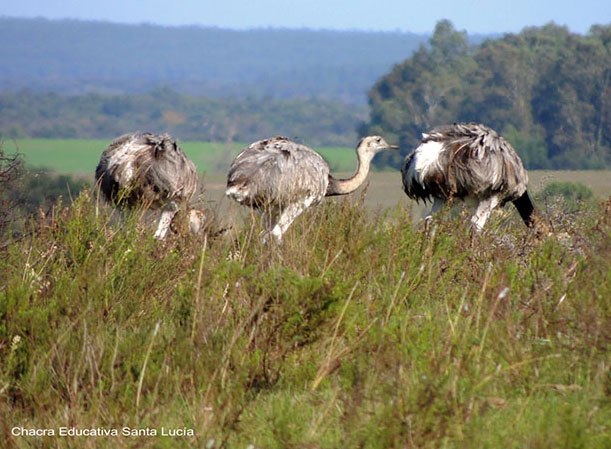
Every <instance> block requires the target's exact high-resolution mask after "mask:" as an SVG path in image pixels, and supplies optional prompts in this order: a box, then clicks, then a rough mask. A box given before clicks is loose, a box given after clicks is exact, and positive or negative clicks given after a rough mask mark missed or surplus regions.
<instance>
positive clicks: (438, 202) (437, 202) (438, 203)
mask: <svg viewBox="0 0 611 449" xmlns="http://www.w3.org/2000/svg"><path fill="white" fill-rule="evenodd" d="M445 205H446V200H445V199H443V198H434V199H433V207H431V211H430V212H429V214H428V215H427V216H426V217H425V220H428V219H430V218H433V215H434V214H436V213H437V212H439V211H440V210H441V209H443V208H444V206H445Z"/></svg>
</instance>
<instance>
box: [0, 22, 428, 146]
mask: <svg viewBox="0 0 611 449" xmlns="http://www.w3.org/2000/svg"><path fill="white" fill-rule="evenodd" d="M277 25H278V26H279V27H281V26H282V24H277ZM425 40H426V37H425V36H423V35H417V34H413V33H367V32H359V31H347V32H340V31H322V30H319V31H314V30H307V29H302V30H289V29H282V28H278V29H259V30H249V31H236V30H226V29H218V28H203V27H163V26H155V25H120V24H112V23H104V22H86V21H75V20H44V19H12V18H0V59H1V60H2V61H11V64H3V65H2V66H1V67H0V85H2V86H4V87H5V88H9V89H11V90H18V89H22V88H34V89H36V90H52V91H55V92H63V93H69V94H82V93H86V92H91V91H97V92H107V93H115V94H119V93H121V94H127V93H143V92H146V91H150V90H152V89H155V88H157V87H159V86H161V85H167V86H170V87H172V88H173V89H175V90H177V91H179V92H181V93H185V94H189V95H194V96H207V97H234V96H235V97H246V96H249V95H255V96H272V97H274V98H295V97H304V98H308V97H311V96H316V97H322V98H327V99H330V100H335V101H341V102H344V103H357V104H361V105H364V104H365V103H366V96H365V92H366V91H367V89H368V88H369V87H370V86H371V85H372V84H373V83H374V82H375V80H376V79H378V78H379V77H380V76H382V74H384V73H385V72H386V71H388V70H389V69H390V68H391V67H392V64H394V63H396V62H397V61H400V60H402V59H404V58H406V57H407V56H409V55H410V54H411V53H412V52H413V51H414V50H416V49H417V48H418V46H419V45H420V44H421V43H422V42H424V41H425ZM81 137H85V136H81Z"/></svg>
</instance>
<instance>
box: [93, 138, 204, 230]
mask: <svg viewBox="0 0 611 449" xmlns="http://www.w3.org/2000/svg"><path fill="white" fill-rule="evenodd" d="M95 177H96V181H97V182H98V184H99V187H100V191H101V192H102V193H103V194H104V196H105V197H106V198H107V199H108V200H109V201H111V202H112V203H113V204H115V205H118V206H127V207H132V206H134V205H137V204H144V205H146V206H149V207H151V208H157V209H162V213H161V217H160V220H159V225H158V228H157V232H156V233H155V237H156V238H158V239H163V238H164V237H165V235H166V233H167V230H168V229H169V226H170V223H171V221H172V219H173V217H174V215H175V214H176V212H177V210H178V203H181V202H185V203H186V202H188V201H189V199H191V197H192V196H193V195H194V194H195V191H196V190H197V185H198V182H197V171H196V169H195V165H194V164H193V162H192V161H191V160H190V159H189V158H188V156H187V155H186V154H185V153H184V152H183V151H182V150H181V149H180V147H179V146H178V145H177V144H176V142H175V141H174V140H173V139H172V138H171V137H170V136H169V135H168V134H162V135H158V134H151V133H132V134H125V135H123V136H121V137H119V138H117V139H116V140H115V141H113V142H112V143H111V144H110V145H109V146H108V148H106V150H104V152H103V153H102V156H101V157H100V162H99V163H98V166H97V168H96V171H95ZM196 215H198V214H190V215H189V217H193V218H192V219H191V218H190V220H191V221H193V220H195V216H196ZM200 218H201V217H200Z"/></svg>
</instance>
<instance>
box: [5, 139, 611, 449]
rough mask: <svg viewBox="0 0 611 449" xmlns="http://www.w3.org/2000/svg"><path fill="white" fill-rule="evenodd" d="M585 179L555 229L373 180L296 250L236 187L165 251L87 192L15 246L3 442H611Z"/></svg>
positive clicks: (210, 188)
mask: <svg viewBox="0 0 611 449" xmlns="http://www.w3.org/2000/svg"><path fill="white" fill-rule="evenodd" d="M92 151H93V149H92ZM351 151H352V150H351ZM96 154H97V155H99V150H98V152H97V153H96ZM97 157H98V156H96V158H97ZM352 157H354V156H352ZM94 165H95V163H94ZM577 173H582V172H577ZM583 173H585V174H583V176H584V179H586V180H589V181H590V182H591V183H593V184H594V186H593V188H597V189H600V190H598V191H597V196H598V198H597V200H596V201H595V202H591V203H588V204H585V203H584V204H581V205H579V207H578V208H574V207H568V205H567V204H565V203H564V202H563V201H562V200H561V199H556V200H553V201H551V200H550V201H548V202H545V203H544V204H540V207H539V213H540V215H541V218H542V220H543V221H544V222H545V223H546V224H547V225H548V227H549V229H550V232H549V233H542V234H536V233H533V232H531V231H529V230H527V229H526V228H525V227H524V226H523V224H522V223H521V222H520V220H519V217H518V216H517V214H516V213H515V211H514V210H512V208H511V207H507V208H506V209H503V210H499V211H498V212H496V213H495V214H493V216H492V217H491V220H490V222H489V224H488V225H487V228H486V231H485V232H483V233H482V234H480V235H474V234H473V233H472V231H471V230H470V228H469V227H468V226H467V225H466V223H467V221H468V220H467V219H466V217H465V216H464V213H450V212H444V213H442V214H440V215H439V216H438V217H437V218H436V219H435V220H434V222H433V223H432V224H431V225H430V226H428V227H424V226H422V224H420V223H416V224H414V223H413V218H414V216H415V215H417V209H416V208H415V207H413V204H412V203H407V202H406V201H405V200H404V199H403V198H401V200H400V201H399V200H397V199H396V198H399V197H398V196H397V197H395V196H394V195H395V193H394V190H398V191H399V193H400V189H398V188H397V189H395V187H397V186H398V185H399V183H400V180H399V177H398V175H397V174H396V173H373V174H372V177H371V179H370V183H369V186H367V187H365V188H364V189H362V190H360V191H359V192H357V193H356V194H354V195H351V196H349V197H346V198H339V199H329V200H328V201H325V202H324V204H322V205H321V206H319V207H317V208H313V209H311V210H309V211H307V212H306V213H304V214H303V215H302V216H301V217H299V219H298V220H296V221H295V223H294V224H293V226H292V227H291V228H290V229H289V231H288V233H287V234H286V236H285V239H284V241H283V243H282V245H280V246H276V245H263V244H262V243H261V234H262V229H261V225H260V222H259V219H258V217H257V216H255V215H254V214H248V213H245V211H244V209H241V208H239V207H237V206H235V205H232V204H229V203H226V202H223V200H220V199H219V200H214V195H216V194H217V193H218V192H221V188H222V185H223V178H224V175H222V174H211V175H207V174H206V175H204V181H205V182H206V188H205V189H206V190H205V191H204V196H203V198H205V199H206V200H204V202H203V203H202V205H203V206H204V207H206V209H207V213H208V217H209V222H208V226H207V228H206V230H205V231H206V232H205V233H203V234H202V235H198V236H189V235H186V234H185V233H180V232H179V233H176V234H173V235H171V236H170V238H169V239H168V240H167V241H165V242H162V243H160V242H157V241H155V240H154V239H153V238H152V232H151V228H150V226H151V225H150V223H148V224H147V217H146V214H145V213H144V211H133V212H131V213H125V214H123V215H121V214H119V213H117V212H116V211H115V210H113V209H112V208H110V207H107V206H106V205H105V204H104V203H103V201H101V199H100V198H98V197H97V195H96V193H95V192H94V191H92V190H90V189H89V188H86V189H84V190H83V191H82V192H81V193H80V195H79V196H78V197H75V198H73V199H72V200H69V199H66V200H64V204H59V205H57V206H56V207H55V208H54V209H52V210H51V211H49V213H46V214H44V215H40V216H38V217H36V218H33V219H32V220H30V221H29V223H28V224H27V225H26V228H25V229H23V231H22V232H21V233H20V234H19V235H15V236H14V237H12V238H8V240H6V243H5V244H4V245H3V246H2V247H0V251H1V254H0V255H1V257H0V417H1V419H0V432H1V433H2V435H4V436H5V437H4V439H2V440H0V447H3V448H4V447H6V448H31V447H41V448H46V447H54V448H73V447H79V448H81V447H82V448H133V447H138V448H175V447H184V448H202V449H203V448H206V449H214V448H244V449H247V448H249V449H254V448H346V447H350V448H351V447H361V448H384V449H386V448H516V449H517V448H520V449H522V448H533V449H534V448H537V449H539V448H543V449H545V448H550V449H551V448H558V447H566V448H601V449H602V448H607V447H609V446H610V445H611V427H610V424H609V423H611V401H610V400H609V397H610V396H611V374H610V373H611V371H610V358H609V349H610V348H609V345H610V342H611V319H610V318H611V314H610V312H611V263H610V262H611V202H610V201H611V200H609V199H605V198H606V197H608V192H609V185H608V182H609V177H605V176H604V173H601V174H597V175H596V176H595V175H594V174H593V173H591V172H583ZM569 174H571V175H573V177H572V178H571V179H575V172H569ZM538 176H539V175H537V176H535V177H534V178H533V179H534V180H533V188H535V187H537V186H538V185H540V184H544V183H546V182H548V181H549V177H550V176H556V175H555V174H554V173H551V174H550V173H546V174H541V177H540V178H538ZM580 176H581V175H580ZM531 177H532V176H531ZM599 177H600V179H598V178H599ZM555 179H556V180H558V178H555ZM595 180H596V181H595ZM217 185H219V186H221V187H220V188H219V189H218V192H217V190H215V189H216V187H215V186H217ZM595 186H598V187H595ZM215 192H217V193H215ZM605 192H607V195H605ZM387 202H388V203H387ZM228 217H232V218H231V222H230V223H231V228H230V229H228V230H227V229H225V228H226V227H227V220H228ZM149 218H150V217H149ZM149 221H150V220H149ZM179 225H180V224H179ZM179 227H180V226H179ZM60 428H67V429H68V430H70V431H71V432H72V433H79V432H80V433H83V432H86V433H89V434H92V433H95V434H101V436H74V435H73V436H70V435H69V436H60ZM15 429H17V430H15ZM31 429H33V430H31ZM125 429H128V430H127V431H126V430H125ZM29 430H31V431H32V432H33V433H35V432H36V431H37V430H40V431H44V430H46V431H47V432H46V433H47V436H29V435H28V431H29ZM50 430H53V433H54V435H48V433H50V432H49V431H50ZM113 430H114V432H115V433H116V435H114V434H112V433H113ZM162 432H165V433H166V434H167V433H171V432H173V433H174V435H170V436H166V435H162ZM108 433H111V435H108ZM177 433H178V434H180V435H176V434H177Z"/></svg>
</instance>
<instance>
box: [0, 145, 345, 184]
mask: <svg viewBox="0 0 611 449" xmlns="http://www.w3.org/2000/svg"><path fill="white" fill-rule="evenodd" d="M111 141H112V139H97V140H96V139H17V140H8V141H4V142H3V144H2V146H3V149H4V151H5V152H6V153H14V152H19V153H21V154H23V155H24V157H25V161H26V164H27V165H28V166H29V167H31V168H47V169H50V170H53V171H56V172H59V173H69V174H79V175H83V174H87V173H93V171H94V170H95V167H96V165H97V163H98V160H99V159H100V155H101V154H102V151H104V149H105V148H106V147H107V146H108V145H109V144H110V142H111ZM179 145H180V146H181V148H182V149H183V150H184V151H185V153H187V155H188V156H189V157H190V158H191V159H192V160H193V162H194V163H195V165H196V166H197V169H198V171H199V172H200V173H218V172H223V173H226V172H227V169H228V168H229V165H230V164H231V162H232V161H233V158H234V157H235V156H236V155H237V154H238V152H239V151H240V150H241V149H242V148H243V147H244V146H245V144H241V143H230V144H226V143H212V142H179ZM318 150H320V153H321V154H322V155H323V156H324V157H325V159H326V160H327V162H328V163H329V164H330V167H331V168H332V169H334V170H340V171H348V170H351V169H352V167H353V166H354V164H355V158H356V156H355V153H354V150H353V149H351V148H337V147H334V148H331V147H327V148H320V149H318Z"/></svg>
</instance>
